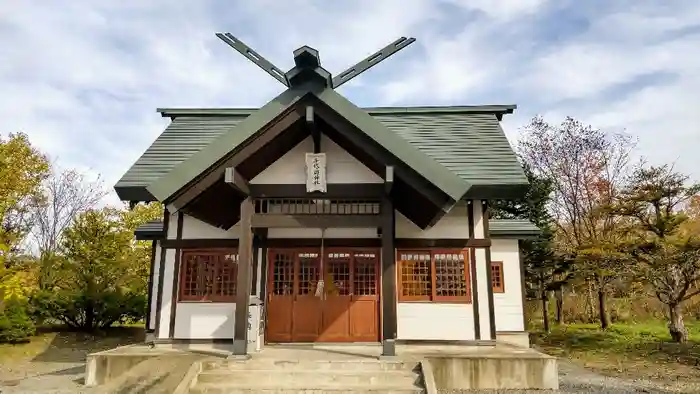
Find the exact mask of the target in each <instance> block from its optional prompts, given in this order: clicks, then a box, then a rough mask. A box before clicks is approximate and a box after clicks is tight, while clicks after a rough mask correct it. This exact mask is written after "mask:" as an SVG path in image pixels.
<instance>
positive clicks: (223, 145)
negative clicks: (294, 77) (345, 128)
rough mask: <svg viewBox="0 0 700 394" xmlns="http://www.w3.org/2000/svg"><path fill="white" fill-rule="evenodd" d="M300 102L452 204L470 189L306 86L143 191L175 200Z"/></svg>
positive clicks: (356, 111) (364, 117) (338, 101)
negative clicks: (368, 142) (321, 110)
mask: <svg viewBox="0 0 700 394" xmlns="http://www.w3.org/2000/svg"><path fill="white" fill-rule="evenodd" d="M303 97H315V98H317V99H318V100H320V101H321V102H322V103H323V104H325V105H327V106H328V107H329V108H330V109H332V110H333V111H335V113H337V114H338V115H340V116H341V117H343V118H344V119H345V120H346V121H348V122H349V123H351V124H352V125H353V126H355V127H356V129H357V130H358V131H359V132H360V133H364V134H365V135H366V136H368V137H369V138H371V139H372V140H374V141H375V142H377V143H378V144H379V145H380V146H381V147H383V148H384V149H385V150H387V151H388V152H389V153H391V154H392V155H393V156H394V157H396V158H397V159H399V160H400V161H401V162H403V163H405V164H406V165H407V166H408V167H410V168H411V169H412V170H414V171H416V172H417V173H418V174H420V175H421V176H422V177H423V178H424V179H426V180H427V181H429V182H430V183H432V184H433V185H435V186H437V187H438V188H439V189H440V190H441V191H442V192H443V193H445V194H446V195H447V196H449V197H450V198H451V199H452V201H453V202H456V201H459V200H460V199H461V198H462V197H463V196H464V195H465V193H466V192H467V191H468V190H469V187H470V185H469V183H468V182H467V181H466V180H465V179H464V178H461V177H460V176H459V175H457V174H455V173H454V172H452V171H451V170H450V169H448V168H447V167H445V166H443V165H441V164H440V163H438V162H436V161H435V159H433V158H432V157H430V156H428V155H427V154H426V153H424V152H422V151H420V150H419V149H418V148H417V147H415V146H414V145H412V144H411V143H409V142H408V141H406V140H405V139H403V138H402V137H400V136H398V135H397V134H395V133H392V132H391V131H390V130H389V129H387V128H386V126H384V125H383V124H382V123H381V122H379V121H377V120H376V119H374V118H372V117H371V116H370V115H369V114H367V113H366V112H365V111H363V110H361V109H360V108H358V107H357V106H355V105H354V104H353V103H351V102H350V101H348V100H347V99H345V98H344V97H343V96H341V95H340V94H338V93H337V92H336V91H335V90H333V89H330V88H328V87H326V86H323V85H320V84H318V83H314V82H313V81H309V82H307V83H304V84H301V85H299V86H292V87H290V88H289V89H287V90H285V91H284V92H283V93H282V94H280V95H279V96H277V97H275V98H274V99H273V100H271V101H270V102H269V103H268V104H266V105H265V106H263V107H262V108H260V110H258V111H256V112H254V113H252V114H251V115H249V116H248V117H247V118H246V119H245V120H243V121H242V122H240V123H239V124H237V125H236V126H235V127H232V128H231V129H229V130H226V131H225V132H224V133H222V134H221V136H219V137H217V138H215V139H214V140H213V141H212V142H211V143H210V144H209V145H208V146H206V147H205V148H204V149H202V150H201V151H199V152H197V153H196V154H194V155H192V156H191V157H189V158H187V159H185V160H184V161H183V162H182V163H180V164H178V165H177V166H176V167H175V168H173V169H172V170H171V171H169V172H168V173H167V174H166V175H165V176H163V177H161V178H159V179H157V180H155V181H154V182H153V183H151V184H150V185H148V187H147V190H148V191H149V192H150V193H151V194H152V195H153V196H154V197H155V198H157V199H158V200H159V201H165V200H166V199H168V198H170V197H171V196H173V195H174V194H175V193H177V192H178V191H179V190H180V189H181V188H183V187H185V186H186V185H187V184H188V183H189V182H190V181H192V180H193V179H194V178H196V177H197V176H199V175H200V174H202V173H204V172H205V171H207V170H208V169H209V168H211V167H212V166H214V165H215V164H216V163H217V162H219V161H220V160H222V159H223V158H224V157H225V156H226V155H228V154H229V153H230V152H232V151H235V150H237V149H240V148H241V147H242V146H244V144H246V143H248V142H249V141H250V140H252V139H253V138H254V136H255V135H256V133H259V132H261V130H263V129H264V128H265V127H266V126H267V125H269V124H272V123H273V122H274V121H275V119H278V118H280V117H281V116H283V115H284V114H285V113H286V112H288V111H290V110H292V109H293V108H294V106H295V104H296V103H297V102H299V100H301V99H302V98H303Z"/></svg>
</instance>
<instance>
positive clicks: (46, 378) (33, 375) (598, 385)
mask: <svg viewBox="0 0 700 394" xmlns="http://www.w3.org/2000/svg"><path fill="white" fill-rule="evenodd" d="M46 364H51V365H46ZM166 364H167V363H166ZM163 366H164V365H163V364H160V367H163ZM162 370H163V369H162V368H161V371H162ZM180 372H182V371H180ZM84 374H85V364H84V363H36V362H35V363H27V364H25V365H7V363H6V364H5V365H0V394H77V393H86V394H96V393H105V388H104V387H103V388H92V389H89V388H85V387H83V386H82V384H83V379H84ZM559 379H560V390H559V391H550V390H546V391H545V390H478V391H474V390H469V391H463V390H462V391H454V390H451V391H450V390H443V391H441V393H459V392H464V393H483V394H487V393H512V394H526V393H533V394H549V393H558V394H583V393H608V394H638V393H649V394H662V393H700V385H694V386H690V385H686V386H685V387H682V388H679V387H678V385H676V387H674V389H673V390H671V389H668V388H665V387H662V386H660V385H659V384H656V383H652V382H650V381H645V380H634V381H632V380H626V379H619V378H611V377H605V376H602V375H599V374H596V373H594V372H590V371H587V370H584V369H582V368H580V367H576V366H574V365H572V364H570V363H569V362H567V361H563V360H562V361H560V363H559ZM168 380H172V379H168ZM130 391H131V390H130ZM127 392H128V391H122V393H127ZM131 392H143V391H141V390H138V389H137V390H136V391H131ZM148 392H155V391H153V388H151V390H148Z"/></svg>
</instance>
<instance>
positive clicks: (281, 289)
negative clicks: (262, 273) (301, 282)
mask: <svg viewBox="0 0 700 394" xmlns="http://www.w3.org/2000/svg"><path fill="white" fill-rule="evenodd" d="M271 290H272V295H277V296H291V295H293V294H294V254H293V253H291V252H286V253H285V252H277V253H274V255H273V258H272V289H271Z"/></svg>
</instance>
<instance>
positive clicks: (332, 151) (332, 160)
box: [250, 134, 384, 184]
mask: <svg viewBox="0 0 700 394" xmlns="http://www.w3.org/2000/svg"><path fill="white" fill-rule="evenodd" d="M313 146H314V145H313V140H312V138H311V137H308V138H306V139H305V140H304V141H302V142H301V143H299V144H298V145H297V146H295V147H294V148H292V149H291V150H290V151H289V152H287V153H286V154H285V155H284V156H282V157H281V158H280V159H279V160H277V161H276V162H274V163H273V164H272V165H270V166H269V167H268V168H266V169H265V171H263V172H261V173H260V174H258V175H257V176H256V177H255V178H253V179H251V181H250V183H256V184H275V183H278V184H280V183H282V184H293V183H299V184H306V153H309V152H313ZM321 152H322V153H326V181H327V182H328V183H382V182H384V180H383V179H382V178H381V177H380V176H378V175H377V174H375V173H374V172H372V171H371V170H370V169H369V168H367V167H365V165H364V164H362V163H360V162H359V161H358V160H357V159H355V158H354V157H353V156H352V155H350V154H349V153H348V152H346V151H345V150H343V149H342V148H341V147H339V146H338V145H336V143H335V142H333V141H332V140H330V139H329V138H328V137H326V136H325V135H323V134H322V135H321Z"/></svg>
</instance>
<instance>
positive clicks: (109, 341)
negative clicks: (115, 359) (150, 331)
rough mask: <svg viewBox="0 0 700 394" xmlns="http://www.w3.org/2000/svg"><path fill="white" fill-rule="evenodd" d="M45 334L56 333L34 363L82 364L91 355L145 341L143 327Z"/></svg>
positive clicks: (51, 330) (52, 331)
mask: <svg viewBox="0 0 700 394" xmlns="http://www.w3.org/2000/svg"><path fill="white" fill-rule="evenodd" d="M44 332H50V333H54V334H55V336H54V337H53V339H51V341H50V342H49V344H48V346H47V347H46V349H45V350H44V351H42V352H41V353H39V354H37V355H36V356H34V357H33V358H32V360H31V361H32V362H44V363H82V362H85V358H86V356H87V355H88V354H90V353H94V352H100V351H103V350H108V349H113V348H115V347H118V346H124V345H130V344H134V343H143V341H144V330H143V328H142V327H113V328H109V329H107V330H104V331H99V332H95V333H83V332H75V331H66V330H65V329H62V330H61V331H56V330H55V329H50V328H49V329H45V330H44Z"/></svg>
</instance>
